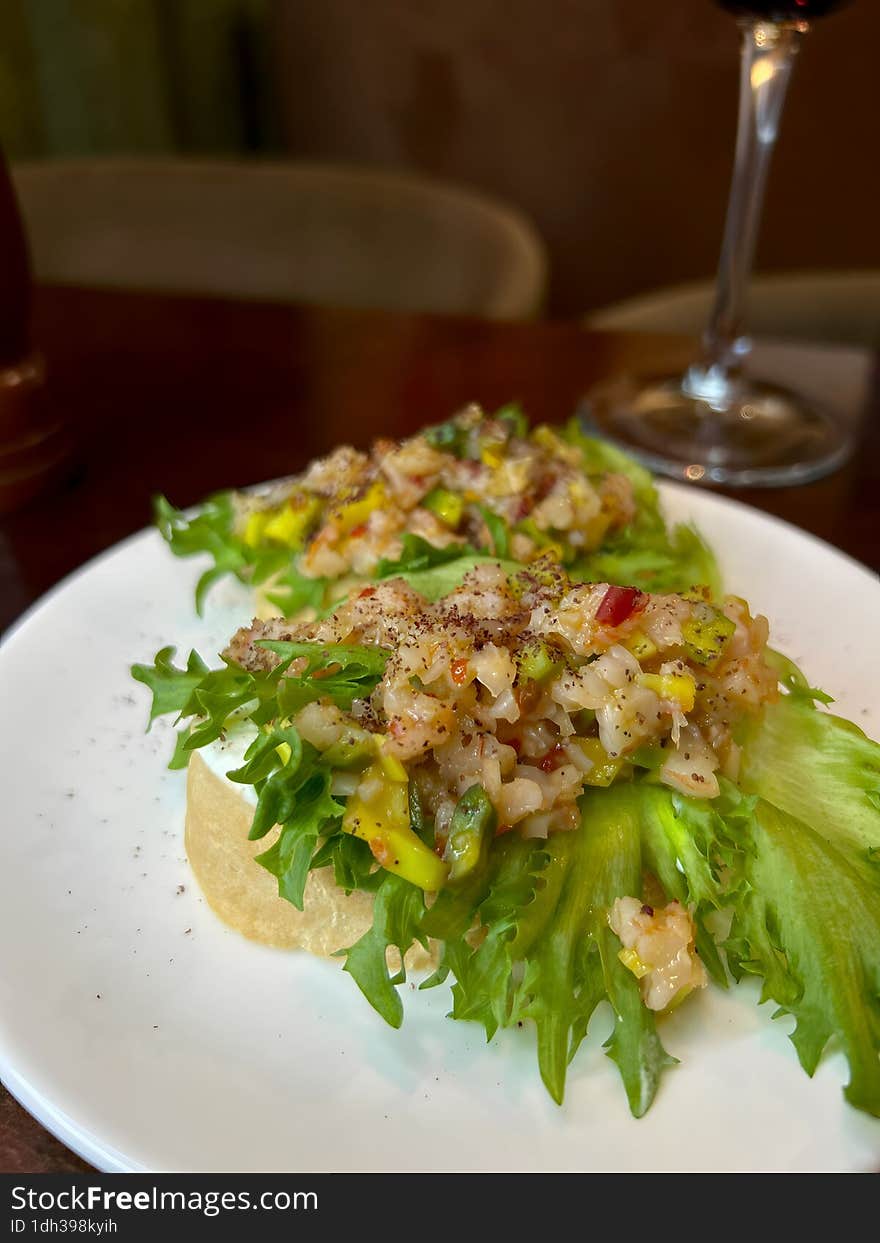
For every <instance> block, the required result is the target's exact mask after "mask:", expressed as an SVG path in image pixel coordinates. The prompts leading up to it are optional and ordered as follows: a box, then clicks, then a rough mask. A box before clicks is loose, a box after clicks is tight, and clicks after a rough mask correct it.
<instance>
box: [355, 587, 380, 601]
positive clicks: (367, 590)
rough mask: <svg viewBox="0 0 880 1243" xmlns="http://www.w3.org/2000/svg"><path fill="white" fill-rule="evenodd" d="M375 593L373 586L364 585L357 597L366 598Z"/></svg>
mask: <svg viewBox="0 0 880 1243" xmlns="http://www.w3.org/2000/svg"><path fill="white" fill-rule="evenodd" d="M375 594H376V588H375V587H364V589H363V590H362V591H359V592H358V599H359V600H365V599H367V597H368V596H374V595H375Z"/></svg>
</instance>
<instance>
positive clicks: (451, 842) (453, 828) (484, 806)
mask: <svg viewBox="0 0 880 1243" xmlns="http://www.w3.org/2000/svg"><path fill="white" fill-rule="evenodd" d="M496 824H497V816H496V815H495V808H494V807H493V806H492V803H491V800H490V799H489V795H488V794H487V793H486V791H485V790H484V789H483V787H482V786H481V785H472V786H471V787H470V788H469V789H467V790H465V792H464V794H462V796H461V798H460V799H459V800H458V802H457V803H456V805H455V811H454V812H453V813H452V821H451V823H450V825H449V837H448V839H447V842H446V850H445V851H444V853H443V858H444V860H445V861H446V862H447V863H448V864H449V883H450V884H455V883H456V882H458V881H462V880H465V879H469V878H470V877H471V876H472V875H473V874H474V873H475V872H476V871H478V870H480V869H482V868H484V867H485V866H486V863H487V861H488V857H489V846H490V845H491V843H492V839H493V837H494V835H495V826H496Z"/></svg>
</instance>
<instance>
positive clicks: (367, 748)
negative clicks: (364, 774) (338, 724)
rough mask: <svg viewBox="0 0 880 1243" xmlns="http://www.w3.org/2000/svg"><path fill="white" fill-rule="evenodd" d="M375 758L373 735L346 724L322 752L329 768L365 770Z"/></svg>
mask: <svg viewBox="0 0 880 1243" xmlns="http://www.w3.org/2000/svg"><path fill="white" fill-rule="evenodd" d="M375 758H376V738H375V735H374V734H371V733H370V732H369V730H366V729H361V728H360V726H359V725H354V724H346V726H345V728H344V729H343V731H342V733H341V735H340V736H339V738H337V740H336V742H334V743H331V744H330V746H329V747H328V748H327V750H326V751H325V752H324V759H325V760H326V762H327V763H328V764H329V765H330V767H331V768H342V769H352V768H353V769H359V768H366V767H367V765H368V764H371V763H372V762H373V760H374V759H375Z"/></svg>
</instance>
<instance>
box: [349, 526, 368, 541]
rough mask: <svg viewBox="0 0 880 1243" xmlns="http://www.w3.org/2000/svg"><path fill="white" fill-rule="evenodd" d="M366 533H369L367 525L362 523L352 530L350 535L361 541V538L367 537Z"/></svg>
mask: <svg viewBox="0 0 880 1243" xmlns="http://www.w3.org/2000/svg"><path fill="white" fill-rule="evenodd" d="M366 533H367V524H366V523H365V522H362V523H361V524H360V526H357V527H354V528H353V529H352V530H351V532H350V535H351V538H352V539H360V538H361V536H362V535H366Z"/></svg>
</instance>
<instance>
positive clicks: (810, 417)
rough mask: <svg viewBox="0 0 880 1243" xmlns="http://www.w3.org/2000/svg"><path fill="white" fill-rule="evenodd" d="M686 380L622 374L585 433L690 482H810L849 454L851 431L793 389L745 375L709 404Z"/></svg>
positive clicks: (586, 417) (587, 406)
mask: <svg viewBox="0 0 880 1243" xmlns="http://www.w3.org/2000/svg"><path fill="white" fill-rule="evenodd" d="M687 380H688V377H685V378H684V379H682V377H681V376H677V377H674V378H672V377H669V378H661V379H656V380H649V381H645V380H644V379H642V380H636V379H634V378H633V377H629V376H622V377H617V378H616V379H614V380H612V381H609V382H607V383H604V384H602V385H600V386H599V387H598V388H596V389H594V390H593V391H592V392H591V393H589V394H588V395H587V397H586V398H585V400H584V403H583V405H582V407H581V409H580V410H579V412H578V413H579V417H580V419H581V422H582V423H583V425H584V428H585V430H587V431H589V432H595V433H597V434H598V435H600V436H604V437H605V438H606V439H608V440H611V441H613V442H614V443H615V444H617V445H619V446H620V448H622V449H625V450H627V451H628V452H629V453H631V454H632V455H633V457H635V458H637V459H638V460H639V461H641V462H643V463H644V464H645V465H646V466H647V467H649V468H650V469H651V470H653V471H655V472H657V473H660V474H663V475H670V476H672V478H674V479H680V480H683V481H685V482H687V483H707V484H712V483H715V484H731V485H740V486H744V487H780V486H786V485H789V484H798V483H808V482H810V481H811V480H813V479H819V478H821V476H823V475H827V474H829V473H830V472H831V471H833V470H836V469H837V468H838V467H839V466H841V465H842V464H843V462H844V461H845V460H846V458H847V456H848V455H849V452H850V450H851V448H852V442H851V437H850V435H849V433H848V432H847V430H846V428H845V427H843V426H842V424H841V423H839V422H838V421H837V420H836V419H834V418H833V417H832V416H831V415H830V414H829V413H828V412H827V411H825V410H823V409H821V408H820V407H818V406H813V405H811V404H810V403H809V402H807V401H805V400H804V399H803V398H801V397H799V396H798V395H797V394H795V393H792V392H790V391H789V390H788V389H785V388H781V387H778V386H776V385H773V384H765V383H762V382H761V381H760V380H752V379H748V378H746V379H740V380H738V381H737V383H736V384H735V386H733V388H732V390H731V391H730V392H729V393H726V394H725V395H724V400H723V401H722V400H718V399H714V400H711V401H710V400H708V399H707V398H706V397H705V396H704V397H696V396H694V395H693V394H692V393H689V392H688V389H687Z"/></svg>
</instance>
